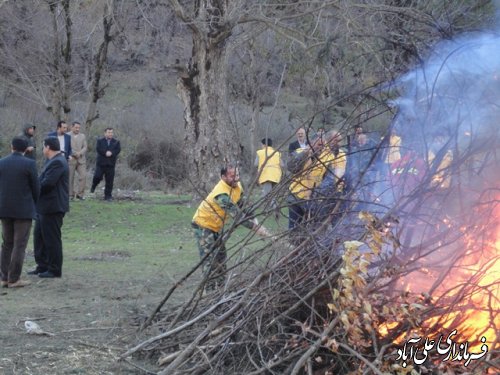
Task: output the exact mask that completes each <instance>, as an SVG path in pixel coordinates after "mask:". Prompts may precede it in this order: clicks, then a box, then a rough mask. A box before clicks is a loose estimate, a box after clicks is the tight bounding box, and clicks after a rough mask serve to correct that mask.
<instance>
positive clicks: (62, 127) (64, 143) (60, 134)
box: [47, 121, 73, 160]
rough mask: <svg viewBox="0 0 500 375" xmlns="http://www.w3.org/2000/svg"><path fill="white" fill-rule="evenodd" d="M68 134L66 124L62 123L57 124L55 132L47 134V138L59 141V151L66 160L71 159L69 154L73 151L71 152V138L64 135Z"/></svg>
mask: <svg viewBox="0 0 500 375" xmlns="http://www.w3.org/2000/svg"><path fill="white" fill-rule="evenodd" d="M67 132H68V124H66V123H65V122H64V121H59V122H58V123H57V129H56V131H55V132H51V133H49V134H47V136H48V137H56V138H57V139H59V145H60V146H59V147H61V151H62V152H63V153H64V156H65V158H66V160H69V159H71V154H72V153H73V151H72V150H71V136H70V135H69V134H66V133H67Z"/></svg>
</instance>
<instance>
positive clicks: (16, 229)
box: [0, 137, 39, 288]
mask: <svg viewBox="0 0 500 375" xmlns="http://www.w3.org/2000/svg"><path fill="white" fill-rule="evenodd" d="M27 147H28V143H27V142H26V140H25V139H24V138H23V137H15V138H14V139H13V140H12V143H11V148H12V153H11V154H10V155H9V156H6V157H4V158H2V159H0V218H1V219H2V237H3V243H2V254H1V257H0V270H1V275H2V281H1V283H2V286H3V287H9V288H17V287H23V286H25V285H28V284H29V282H27V281H24V280H21V272H22V269H23V262H24V255H25V251H26V245H27V244H28V240H29V237H30V231H31V223H32V220H33V219H34V218H35V203H36V201H37V200H38V194H39V186H38V176H37V172H36V163H35V161H34V160H31V159H28V158H25V157H24V156H23V154H24V152H25V150H26V148H27Z"/></svg>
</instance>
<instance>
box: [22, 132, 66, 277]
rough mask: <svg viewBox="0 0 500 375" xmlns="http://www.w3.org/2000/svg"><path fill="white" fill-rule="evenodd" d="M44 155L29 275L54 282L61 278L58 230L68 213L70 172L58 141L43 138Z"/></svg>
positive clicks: (59, 231)
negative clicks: (33, 265)
mask: <svg viewBox="0 0 500 375" xmlns="http://www.w3.org/2000/svg"><path fill="white" fill-rule="evenodd" d="M43 154H44V156H45V157H46V158H47V162H46V163H45V166H44V168H43V170H42V173H41V174H40V198H39V199H38V203H37V205H36V211H37V219H36V222H35V232H34V247H35V261H36V264H37V266H36V268H35V269H34V270H33V271H30V272H28V274H31V275H38V276H39V277H43V278H53V277H61V274H62V263H63V252H62V250H63V249H62V240H61V227H62V224H63V218H64V214H65V213H66V212H68V211H69V168H68V162H67V161H66V158H65V157H64V154H63V153H62V152H61V149H60V145H59V140H58V139H57V138H55V137H48V138H45V140H44V141H43Z"/></svg>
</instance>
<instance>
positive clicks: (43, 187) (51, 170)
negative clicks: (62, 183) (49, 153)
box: [40, 160, 64, 193]
mask: <svg viewBox="0 0 500 375" xmlns="http://www.w3.org/2000/svg"><path fill="white" fill-rule="evenodd" d="M63 173H64V164H63V162H62V161H61V160H53V161H51V162H50V163H49V164H48V165H47V167H46V168H45V171H44V173H43V176H42V177H41V179H40V192H41V193H46V192H48V191H51V190H52V189H54V187H55V186H56V184H57V182H58V181H59V179H60V178H61V176H62V174H63Z"/></svg>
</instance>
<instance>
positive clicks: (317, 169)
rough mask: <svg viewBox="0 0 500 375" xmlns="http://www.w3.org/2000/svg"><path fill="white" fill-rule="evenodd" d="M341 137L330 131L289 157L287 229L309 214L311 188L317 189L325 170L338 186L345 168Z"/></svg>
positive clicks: (293, 227)
mask: <svg viewBox="0 0 500 375" xmlns="http://www.w3.org/2000/svg"><path fill="white" fill-rule="evenodd" d="M340 139H341V137H340V134H339V133H338V132H337V131H334V130H333V131H330V132H328V133H327V134H326V136H325V137H324V139H323V138H316V139H315V140H314V141H313V142H311V147H310V148H308V149H306V150H297V151H296V152H295V153H294V154H292V158H291V159H290V161H289V163H288V170H289V171H290V172H291V173H292V174H293V177H292V183H291V184H290V188H289V190H290V194H289V198H288V203H289V206H288V209H289V212H288V229H289V230H293V229H295V228H296V227H297V226H298V225H299V224H300V223H302V222H303V221H304V219H305V218H306V216H307V211H308V203H309V202H308V201H309V200H310V199H311V195H312V193H313V191H314V189H316V188H318V187H319V186H320V185H321V183H322V181H323V178H324V177H325V175H326V173H327V171H331V172H332V174H333V176H335V179H334V181H335V183H338V182H339V181H338V180H339V179H341V178H342V177H343V175H344V172H345V168H346V155H345V152H344V151H342V150H340V149H339V147H338V145H339V142H340Z"/></svg>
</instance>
